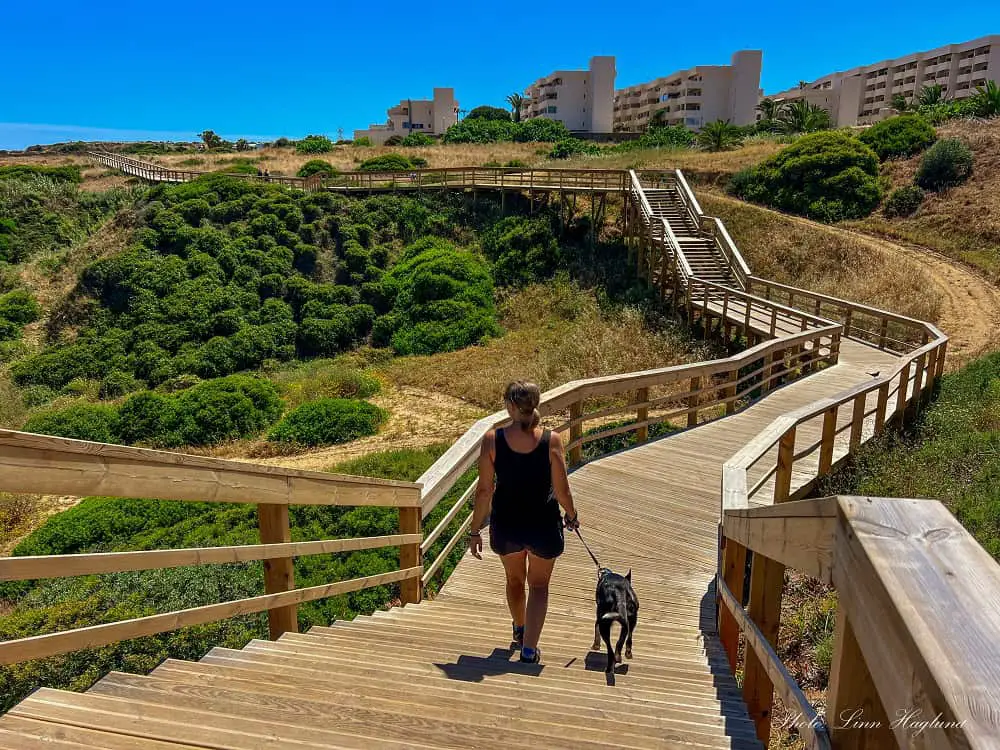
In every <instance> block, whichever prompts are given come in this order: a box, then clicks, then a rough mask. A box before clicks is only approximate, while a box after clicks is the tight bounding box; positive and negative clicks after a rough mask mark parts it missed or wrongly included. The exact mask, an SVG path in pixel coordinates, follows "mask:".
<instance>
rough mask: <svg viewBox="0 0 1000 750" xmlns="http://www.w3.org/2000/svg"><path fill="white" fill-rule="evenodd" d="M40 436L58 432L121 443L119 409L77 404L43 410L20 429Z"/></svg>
mask: <svg viewBox="0 0 1000 750" xmlns="http://www.w3.org/2000/svg"><path fill="white" fill-rule="evenodd" d="M21 429H22V430H23V431H24V432H35V433H38V434H39V435H58V436H59V437H67V438H75V439H77V440H95V441H97V442H99V443H116V442H118V410H117V409H116V408H115V407H113V406H105V405H103V404H74V405H72V406H67V407H66V408H65V409H55V410H52V411H47V412H42V413H40V414H36V415H34V416H33V417H31V418H30V419H29V420H28V421H27V422H25V423H24V426H23V427H22V428H21Z"/></svg>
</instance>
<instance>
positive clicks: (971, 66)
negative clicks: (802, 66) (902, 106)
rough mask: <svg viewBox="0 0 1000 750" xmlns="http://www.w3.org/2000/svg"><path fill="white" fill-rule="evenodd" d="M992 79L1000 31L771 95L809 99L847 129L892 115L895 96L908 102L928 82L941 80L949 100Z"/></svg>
mask: <svg viewBox="0 0 1000 750" xmlns="http://www.w3.org/2000/svg"><path fill="white" fill-rule="evenodd" d="M989 80H993V81H997V82H1000V34H993V35H992V36H984V37H980V38H979V39H973V40H971V41H968V42H962V43H960V44H949V45H946V46H944V47H938V48H937V49H932V50H930V51H928V52H914V53H912V54H909V55H905V56H904V57H898V58H896V59H893V60H883V61H882V62H878V63H873V64H872V65H863V66H861V67H857V68H852V69H851V70H847V71H844V72H839V73H831V74H829V75H826V76H823V77H822V78H818V79H816V80H815V81H813V82H812V83H809V84H807V85H805V86H801V87H796V88H793V89H788V90H787V91H782V92H780V93H778V94H774V95H772V96H771V97H770V98H772V99H775V100H778V101H785V102H790V101H795V100H797V99H805V100H806V101H809V102H811V103H813V104H816V105H818V106H820V107H823V109H825V110H826V111H827V112H829V113H830V118H831V119H832V120H833V123H834V125H836V126H837V127H847V126H851V125H868V124H871V123H873V122H877V121H878V120H883V119H885V118H886V117H889V116H891V115H893V114H894V113H895V110H893V109H892V99H893V97H894V96H895V95H896V94H902V96H903V97H904V98H905V99H906V100H907V101H910V100H912V99H914V98H916V97H918V96H919V95H920V90H921V89H922V88H923V87H924V86H929V85H932V84H939V85H940V86H941V87H942V88H943V89H944V95H945V97H947V98H948V99H964V98H966V97H968V96H972V95H973V94H975V93H976V89H977V88H978V87H980V86H984V85H985V84H986V81H989Z"/></svg>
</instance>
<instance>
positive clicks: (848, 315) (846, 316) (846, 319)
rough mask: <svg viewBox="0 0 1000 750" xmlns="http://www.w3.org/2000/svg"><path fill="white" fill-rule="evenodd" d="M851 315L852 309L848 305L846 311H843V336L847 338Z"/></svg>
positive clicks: (849, 332)
mask: <svg viewBox="0 0 1000 750" xmlns="http://www.w3.org/2000/svg"><path fill="white" fill-rule="evenodd" d="M853 316H854V310H853V309H852V308H850V307H848V308H847V312H845V313H844V338H849V337H850V335H851V318H852V317H853Z"/></svg>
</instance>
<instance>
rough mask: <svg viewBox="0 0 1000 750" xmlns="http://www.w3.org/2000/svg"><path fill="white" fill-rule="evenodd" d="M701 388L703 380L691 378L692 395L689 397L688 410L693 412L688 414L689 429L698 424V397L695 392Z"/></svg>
mask: <svg viewBox="0 0 1000 750" xmlns="http://www.w3.org/2000/svg"><path fill="white" fill-rule="evenodd" d="M699 388H701V378H700V377H694V378H691V395H690V396H688V409H691V410H692V411H689V412H688V427H694V426H695V425H696V424H698V411H697V407H698V396H697V395H696V394H695V393H694V391H697V390H698V389H699Z"/></svg>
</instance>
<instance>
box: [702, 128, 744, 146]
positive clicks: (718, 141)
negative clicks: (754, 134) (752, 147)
mask: <svg viewBox="0 0 1000 750" xmlns="http://www.w3.org/2000/svg"><path fill="white" fill-rule="evenodd" d="M742 142H743V134H742V133H741V131H740V129H739V128H738V127H736V126H735V125H731V124H730V122H729V120H716V121H715V122H710V123H708V124H707V125H705V127H703V128H702V129H701V132H700V133H698V145H699V146H701V147H702V148H703V149H705V150H706V151H728V150H729V149H731V148H735V147H737V146H739V145H740V144H741V143H742Z"/></svg>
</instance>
